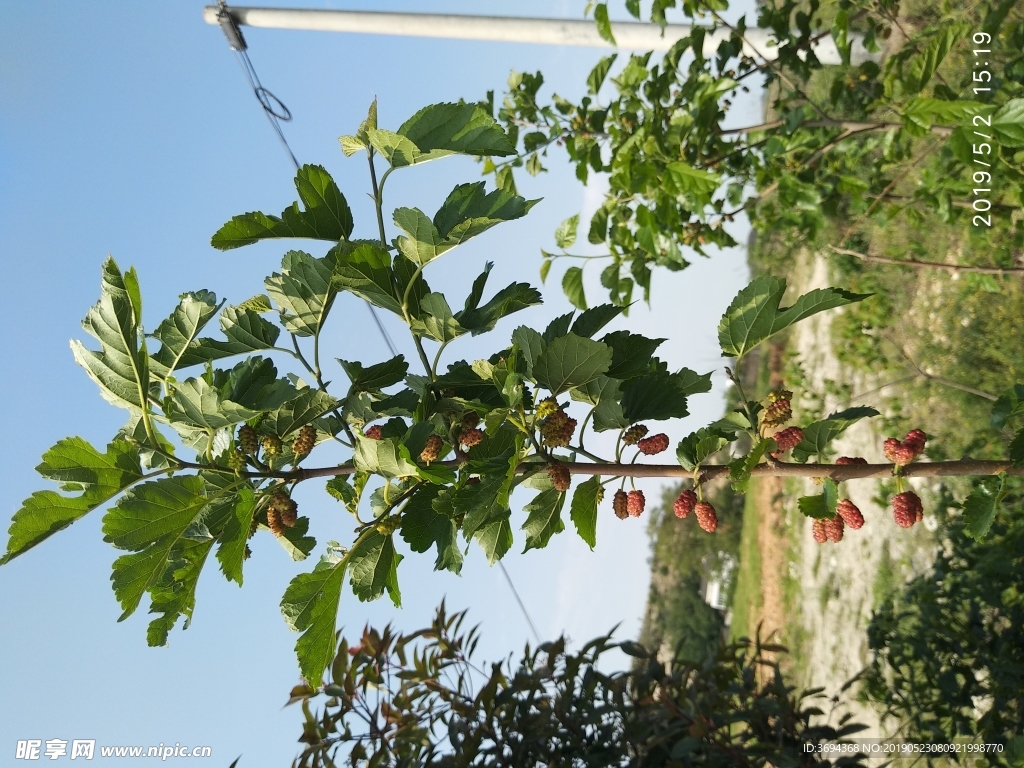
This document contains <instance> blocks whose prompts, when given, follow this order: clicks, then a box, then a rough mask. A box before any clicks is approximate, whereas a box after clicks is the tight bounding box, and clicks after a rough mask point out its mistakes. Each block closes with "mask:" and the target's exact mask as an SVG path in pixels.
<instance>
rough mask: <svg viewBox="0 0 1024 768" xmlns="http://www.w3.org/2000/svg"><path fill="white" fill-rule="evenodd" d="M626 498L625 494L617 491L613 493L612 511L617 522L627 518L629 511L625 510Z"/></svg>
mask: <svg viewBox="0 0 1024 768" xmlns="http://www.w3.org/2000/svg"><path fill="white" fill-rule="evenodd" d="M627 503H628V497H627V496H626V492H625V491H623V490H618V491H616V492H615V496H613V497H612V510H614V512H615V516H616V517H617V518H619V520H625V519H626V518H627V517H629V509H627Z"/></svg>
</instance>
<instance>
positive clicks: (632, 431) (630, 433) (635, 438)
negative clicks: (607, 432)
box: [622, 424, 647, 445]
mask: <svg viewBox="0 0 1024 768" xmlns="http://www.w3.org/2000/svg"><path fill="white" fill-rule="evenodd" d="M646 434H647V427H645V426H644V425H643V424H634V425H633V426H632V427H630V428H629V429H627V430H626V431H625V432H623V433H622V442H623V444H624V445H636V444H637V443H638V442H640V438H642V437H644V436H645V435H646Z"/></svg>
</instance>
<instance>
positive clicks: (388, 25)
mask: <svg viewBox="0 0 1024 768" xmlns="http://www.w3.org/2000/svg"><path fill="white" fill-rule="evenodd" d="M227 10H228V12H229V13H230V14H231V16H232V18H233V19H234V20H235V22H236V23H237V24H240V25H245V26H250V27H267V28H271V29H303V30H314V31H320V32H354V33H360V34H371V35H402V36H408V37H439V38H449V39H457V40H493V41H497V42H509V43H536V44H538V45H574V46H586V47H592V48H607V47H609V43H607V42H606V41H605V40H603V39H602V38H601V36H600V35H599V34H598V33H597V28H596V27H595V25H594V23H593V22H592V21H585V20H569V19H534V18H515V17H508V16H457V15H452V14H429V13H383V12H377V11H332V10H319V9H302V8H245V7H238V6H230V7H228V8H227ZM203 19H204V20H205V21H206V23H207V24H218V23H220V20H219V18H218V8H217V7H215V6H207V7H206V8H204V9H203ZM692 29H693V28H692V27H691V26H690V25H689V24H669V25H668V26H666V27H665V30H664V34H663V33H662V30H661V29H660V27H658V25H656V24H643V23H639V22H614V23H613V24H612V31H613V33H614V34H615V40H616V42H617V43H618V47H619V48H623V49H626V50H643V51H667V50H668V49H669V48H671V47H672V45H673V44H674V43H675V42H676V41H677V40H679V39H680V38H683V37H688V36H689V34H690V32H691V31H692ZM729 35H730V32H729V30H726V29H718V30H716V31H715V32H714V33H712V34H708V35H707V36H706V37H705V38H704V51H703V52H704V55H705V56H710V55H712V54H714V53H715V51H717V50H718V46H719V45H720V44H721V43H722V42H723V41H724V40H726V39H728V38H729ZM745 37H746V39H747V43H748V44H747V45H744V53H745V54H746V55H748V56H758V57H761V58H764V59H768V60H774V59H775V58H777V56H778V51H777V49H776V48H775V45H774V38H773V37H772V35H771V30H767V29H759V28H748V29H747V31H746V33H745ZM813 50H814V54H815V55H816V56H817V57H818V60H819V61H821V63H822V64H839V63H840V62H841V59H840V56H839V51H838V49H837V48H836V44H835V42H834V41H833V40H832V37H831V36H828V35H826V36H824V37H822V38H821V39H820V40H818V41H817V42H816V43H814V45H813ZM874 58H876V56H875V55H873V54H871V53H869V52H868V51H867V50H866V49H865V48H864V44H863V40H862V39H861V38H859V37H854V38H853V49H852V54H851V60H852V62H853V63H854V64H859V63H862V62H864V61H867V60H869V59H874Z"/></svg>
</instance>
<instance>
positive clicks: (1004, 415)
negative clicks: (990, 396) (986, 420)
mask: <svg viewBox="0 0 1024 768" xmlns="http://www.w3.org/2000/svg"><path fill="white" fill-rule="evenodd" d="M1016 416H1024V384H1015V385H1014V386H1013V387H1012V388H1011V389H1008V390H1007V391H1006V392H1004V393H1003V394H1002V395H1000V397H999V399H998V400H996V401H995V402H994V403H993V404H992V418H991V421H990V424H991V425H992V426H993V427H994V428H996V429H1002V428H1003V427H1005V426H1006V424H1007V422H1009V420H1010V419H1012V418H1014V417H1016Z"/></svg>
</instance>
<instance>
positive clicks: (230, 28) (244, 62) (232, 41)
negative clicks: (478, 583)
mask: <svg viewBox="0 0 1024 768" xmlns="http://www.w3.org/2000/svg"><path fill="white" fill-rule="evenodd" d="M217 23H218V24H220V28H221V29H222V30H223V31H224V36H225V37H227V39H228V45H230V46H231V50H233V51H234V52H235V58H236V59H237V60H238V63H239V66H241V68H242V71H243V72H244V73H245V76H246V78H247V79H248V80H249V85H250V86H251V87H252V92H253V94H255V96H256V99H257V100H258V101H259V103H260V106H261V107H263V113H264V114H265V115H266V116H267V121H268V122H269V123H270V126H271V127H272V128H273V129H274V133H276V134H277V138H278V139H279V140H280V141H281V146H283V147H284V150H285V152H287V153H288V157H290V158H291V161H292V163H293V164H294V165H295V170H298V169H299V167H300V166H299V161H298V160H297V159H296V158H295V153H294V152H292V148H291V146H290V145H289V144H288V139H287V138H286V137H285V135H284V131H283V130H281V123H282V122H285V123H287V122H290V121H291V119H292V113H291V111H290V110H289V109H288V107H286V106H285V104H284V102H283V101H281V100H280V99H279V98H277V96H275V95H274V94H273V93H271V92H270V91H269V90H268V89H266V88H264V87H263V84H262V83H261V82H260V77H259V75H258V74H256V68H255V67H254V66H253V64H252V60H251V59H250V58H249V52H248V48H249V45H248V43H246V42H245V37H244V36H243V35H242V30H241V29H240V28H239V26H238V22H237V21H235V18H234V16H232V15H231V11H229V10H228V6H227V3H226V2H225V0H217ZM366 306H367V308H368V309H369V310H370V314H371V315H372V316H373V322H374V323H375V324H376V325H377V330H378V331H380V335H381V337H382V338H383V339H384V343H385V344H387V347H388V349H389V350H390V351H391V355H392V356H397V355H398V350H397V349H395V344H394V342H393V341H392V340H391V335H390V334H389V333H388V331H387V328H385V327H384V323H382V322H381V320H380V316H379V315H378V314H377V309H376V307H374V306H373V304H371V303H370V302H368V301H367V302H366ZM498 565H500V566H501V572H502V574H504V576H505V581H507V582H508V586H509V589H511V590H512V594H513V596H514V597H515V599H516V602H517V603H518V604H519V610H521V611H522V612H523V616H524V617H525V619H526V623H527V624H529V625H530V631H531V632H533V636H534V638H536V640H537V642H538V643H540V642H541V639H540V633H539V632H538V631H537V626H536V625H535V624H534V623H533V619H532V618H530V613H529V611H527V610H526V605H525V604H524V603H523V600H522V598H521V597H519V592H518V591H517V590H516V585H515V584H513V583H512V577H511V576H509V573H508V571H507V570H506V569H505V564H504V563H503V562H501V561H500V560H499V561H498Z"/></svg>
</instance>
